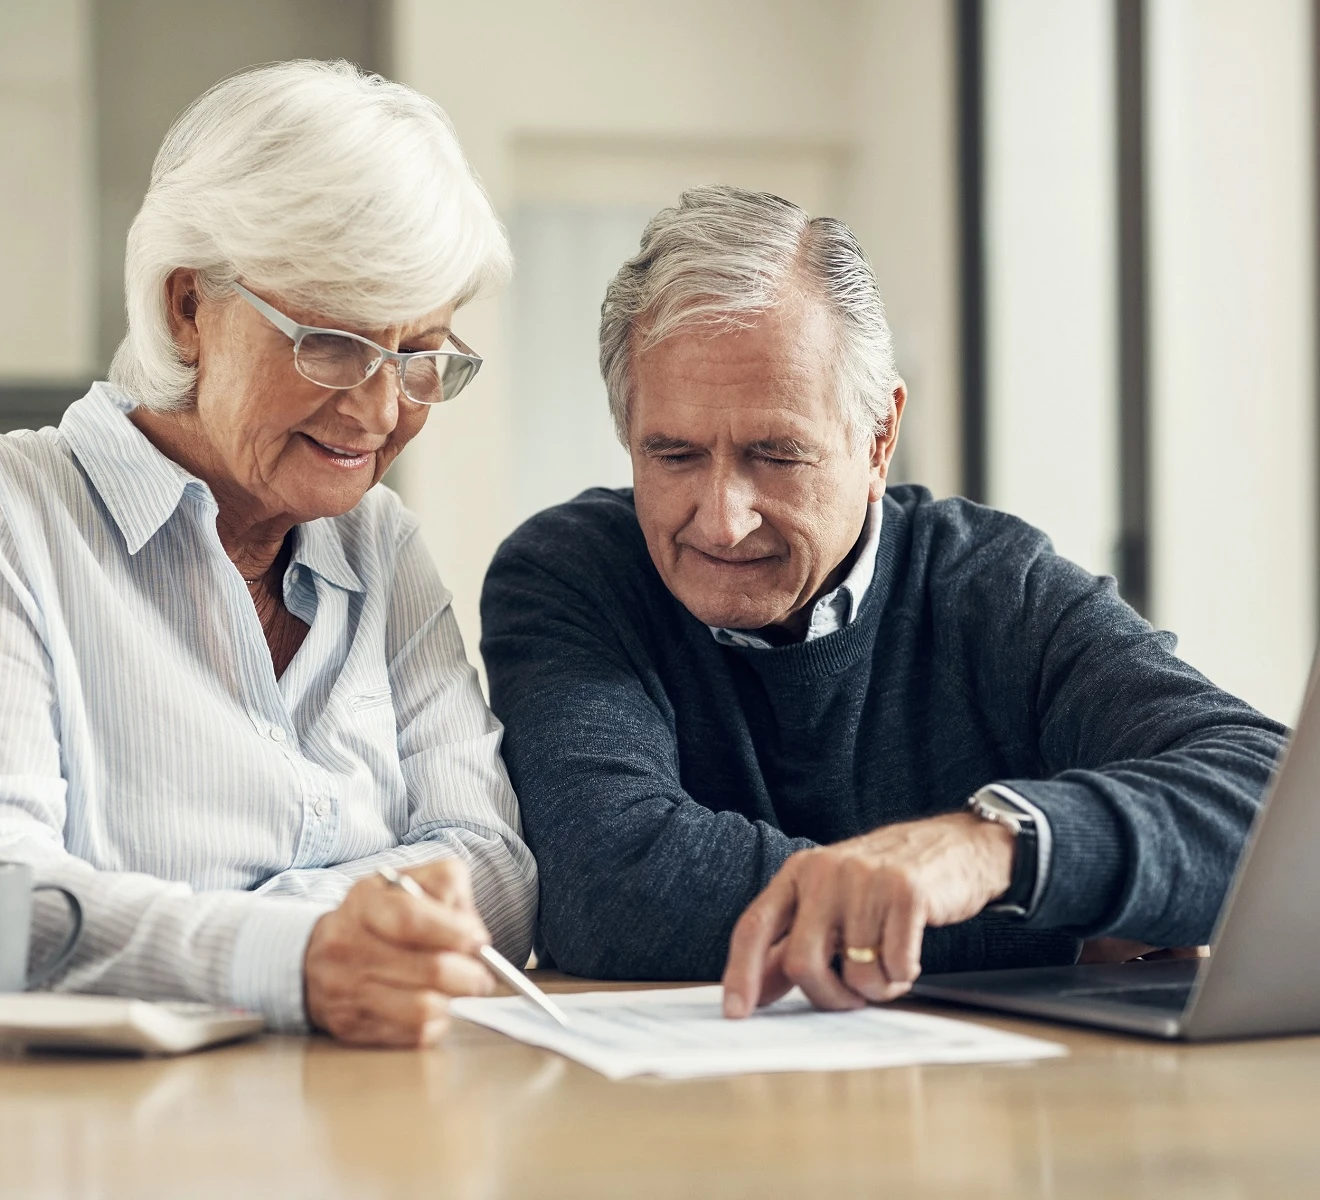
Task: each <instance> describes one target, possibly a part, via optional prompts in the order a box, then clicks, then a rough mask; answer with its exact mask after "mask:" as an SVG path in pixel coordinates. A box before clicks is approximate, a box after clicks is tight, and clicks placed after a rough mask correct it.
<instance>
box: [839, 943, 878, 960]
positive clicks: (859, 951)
mask: <svg viewBox="0 0 1320 1200" xmlns="http://www.w3.org/2000/svg"><path fill="white" fill-rule="evenodd" d="M843 953H844V956H845V957H846V958H847V960H848V961H849V962H854V963H873V962H875V960H876V953H875V947H874V946H847V947H845V948H844V951H843Z"/></svg>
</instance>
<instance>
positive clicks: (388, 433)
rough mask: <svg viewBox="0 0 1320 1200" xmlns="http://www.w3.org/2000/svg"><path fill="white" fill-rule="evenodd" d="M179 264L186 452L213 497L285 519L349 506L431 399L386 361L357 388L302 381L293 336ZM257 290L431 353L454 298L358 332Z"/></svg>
mask: <svg viewBox="0 0 1320 1200" xmlns="http://www.w3.org/2000/svg"><path fill="white" fill-rule="evenodd" d="M191 283H192V280H191V276H190V273H188V272H176V274H175V275H174V276H172V277H171V279H170V283H169V287H170V293H171V294H170V301H171V305H170V307H171V313H172V318H173V325H174V333H175V340H176V342H177V343H178V345H179V347H180V350H181V351H182V352H183V353H184V356H185V357H186V358H191V359H195V361H196V363H197V402H196V406H195V408H194V409H192V410H190V411H189V413H188V414H187V422H186V423H187V425H188V427H189V431H188V432H189V451H190V455H189V456H190V457H193V458H195V463H193V464H187V465H190V466H193V467H194V469H200V473H202V474H203V477H204V478H205V479H206V482H207V483H208V484H210V485H211V488H212V491H213V492H215V493H216V499H217V501H218V502H220V503H221V504H222V505H223V504H224V503H225V502H226V499H228V500H229V502H230V503H235V502H237V503H240V504H241V505H242V507H243V508H245V509H247V510H249V512H251V513H252V515H253V516H257V517H259V518H261V519H273V518H287V519H289V520H291V521H292V522H293V523H298V522H302V521H310V520H314V519H315V518H317V517H331V516H338V515H339V514H341V513H345V512H347V511H348V510H349V509H351V508H353V507H354V505H356V504H357V502H358V501H359V500H361V499H362V497H363V495H365V493H366V491H367V489H368V488H370V487H371V486H372V485H373V484H374V483H376V482H377V481H378V480H379V479H380V477H381V476H382V475H384V474H385V471H386V469H387V468H388V467H389V465H390V463H392V462H393V461H394V459H395V458H396V457H397V456H398V454H399V451H401V450H402V449H403V448H404V446H406V445H407V444H408V443H409V442H410V441H411V440H412V439H413V438H414V437H415V436H416V435H417V433H418V432H419V431H420V430H421V428H422V426H423V425H424V424H425V423H426V417H427V413H428V411H429V408H428V406H427V405H424V404H417V403H415V402H414V401H412V400H409V399H408V398H407V397H406V396H404V395H403V392H402V391H401V389H400V387H399V379H398V374H397V372H396V370H395V369H394V367H393V366H392V365H390V364H386V365H384V366H382V367H381V368H380V370H378V371H377V372H376V374H375V375H373V376H372V377H371V378H370V379H368V380H367V381H366V382H365V383H364V384H362V385H361V386H360V387H355V388H351V389H348V390H345V391H336V390H333V389H331V388H325V387H321V386H320V385H318V384H315V383H312V382H310V381H309V380H307V379H304V378H303V377H302V376H301V375H300V374H299V373H298V371H297V369H296V368H295V367H294V365H293V343H292V342H291V341H290V340H289V338H288V337H286V336H285V335H284V334H283V333H281V332H280V331H279V330H278V329H276V328H275V327H274V326H273V325H271V324H270V323H269V322H268V321H267V320H266V319H265V317H263V316H262V315H261V314H260V313H259V312H257V310H256V309H255V308H253V307H252V306H251V305H250V304H247V303H245V302H244V301H243V300H242V299H241V298H240V297H239V296H238V295H237V294H234V295H231V296H228V297H225V298H223V299H221V300H218V301H209V300H206V299H201V298H195V297H196V292H195V290H194V289H193V288H192V286H191ZM260 294H261V298H262V299H263V300H265V301H267V302H268V303H270V304H271V305H273V306H274V307H275V308H277V309H279V310H280V311H281V312H283V313H286V314H287V315H288V316H290V317H292V318H293V319H294V320H295V321H297V322H299V323H300V324H303V325H317V326H324V327H329V328H337V329H347V330H348V332H350V333H358V334H361V335H362V336H364V337H368V338H370V339H371V340H372V341H373V342H377V343H379V344H380V345H382V346H385V347H387V348H389V349H391V350H439V349H441V348H442V347H443V346H444V342H445V338H446V337H447V336H448V334H449V325H450V321H451V320H452V318H453V314H454V307H453V305H446V306H445V307H444V308H439V309H436V310H435V311H434V312H431V313H427V314H426V315H425V316H422V317H420V318H418V319H417V320H415V321H411V322H409V323H407V324H405V325H397V326H393V327H391V328H388V329H366V328H361V327H358V326H354V325H347V326H346V325H345V324H344V323H342V322H335V321H331V320H327V319H326V318H325V317H324V315H323V314H318V313H316V312H313V311H309V310H307V309H301V308H297V307H295V306H292V305H289V304H286V303H285V302H284V301H283V299H282V298H281V297H280V296H278V295H274V294H269V293H266V292H262V293H260Z"/></svg>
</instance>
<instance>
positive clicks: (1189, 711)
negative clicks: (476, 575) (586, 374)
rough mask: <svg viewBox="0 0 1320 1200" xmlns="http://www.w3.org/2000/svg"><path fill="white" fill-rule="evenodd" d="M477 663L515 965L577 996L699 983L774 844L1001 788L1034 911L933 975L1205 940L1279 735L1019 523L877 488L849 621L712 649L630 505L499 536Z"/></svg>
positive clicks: (968, 930)
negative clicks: (672, 588)
mask: <svg viewBox="0 0 1320 1200" xmlns="http://www.w3.org/2000/svg"><path fill="white" fill-rule="evenodd" d="M482 623H483V629H484V633H485V636H484V637H483V639H482V647H481V648H482V653H483V654H484V656H485V660H486V666H487V669H488V672H489V677H490V688H491V703H492V706H493V707H494V710H495V712H496V714H497V715H498V716H499V718H500V719H501V720H502V721H503V722H504V723H505V726H506V728H507V733H506V737H505V743H504V752H505V757H506V759H507V762H508V765H509V770H510V772H511V774H512V776H513V782H514V786H515V788H516V789H517V792H518V795H519V797H520V799H521V801H522V809H523V820H524V823H525V828H526V835H527V840H528V842H529V844H530V845H531V848H532V851H533V852H534V853H535V855H536V859H537V862H538V863H539V865H540V875H541V917H540V921H541V926H540V937H539V939H538V945H539V946H540V948H541V950H542V952H543V953H547V952H548V955H549V956H550V957H551V958H552V959H553V961H554V962H555V963H556V964H557V965H558V966H559V967H561V968H562V969H564V970H566V971H571V972H575V973H577V974H581V975H590V976H594V977H598V978H634V979H715V978H718V977H719V975H720V973H721V972H722V970H723V967H724V959H725V953H726V951H727V948H728V942H729V934H730V932H731V930H732V928H733V924H734V921H735V920H737V918H738V915H739V914H740V913H741V912H742V910H743V908H744V907H745V906H746V905H747V904H748V902H749V901H751V900H752V898H753V897H754V896H755V895H756V894H757V892H759V891H760V890H761V888H763V887H764V886H765V885H766V883H767V882H769V880H770V878H771V876H772V875H773V874H774V873H775V872H776V871H777V870H778V869H779V867H780V866H781V865H782V864H783V862H784V860H785V859H786V858H787V857H788V856H789V855H790V854H791V853H793V852H794V851H795V850H798V849H801V848H803V847H807V846H811V845H813V844H816V843H825V842H835V841H838V840H840V839H842V838H849V837H853V836H855V835H857V834H861V833H865V832H867V831H868V830H871V829H874V828H876V827H877V826H880V825H885V824H889V823H891V822H895V821H904V820H910V819H913V818H918V817H926V816H934V815H935V814H937V813H945V812H950V811H952V810H954V809H957V808H958V807H959V806H961V805H962V804H963V803H964V802H965V800H966V798H967V797H968V796H969V795H970V794H971V793H972V792H973V791H975V790H976V789H977V788H979V787H981V786H982V785H983V784H986V783H990V782H992V781H1000V782H1004V783H1008V784H1010V785H1011V786H1012V787H1014V788H1016V789H1017V790H1018V791H1019V792H1021V793H1022V794H1023V795H1024V796H1026V797H1028V798H1029V799H1030V800H1032V801H1033V802H1034V803H1035V804H1036V805H1038V806H1039V808H1040V809H1041V810H1042V811H1043V812H1044V813H1045V814H1046V816H1047V817H1048V819H1049V822H1050V826H1051V829H1052V831H1053V837H1054V857H1053V866H1052V869H1051V871H1050V877H1049V879H1048V880H1047V881H1046V884H1045V888H1044V892H1043V895H1042V898H1041V904H1040V908H1039V911H1038V913H1037V914H1036V916H1035V917H1034V918H1033V919H1032V920H1031V921H1030V922H1029V923H1023V922H1021V921H1015V920H1013V919H1011V918H1004V917H990V916H981V917H978V918H976V919H975V920H972V921H968V922H965V923H964V924H962V925H957V926H953V927H951V928H948V929H942V930H934V929H932V930H928V931H927V934H926V940H925V945H924V948H923V955H922V960H923V966H924V968H925V969H926V970H928V971H940V970H962V969H969V970H970V969H975V968H980V967H990V966H1010V965H1026V964H1034V963H1058V962H1068V961H1072V959H1073V958H1075V956H1076V953H1077V948H1078V938H1080V937H1085V936H1095V935H1100V934H1112V935H1115V936H1120V937H1129V938H1138V939H1141V940H1143V941H1147V942H1151V943H1155V944H1159V945H1190V944H1194V943H1198V942H1202V941H1204V940H1206V938H1207V937H1208V936H1209V934H1210V931H1211V927H1212V925H1213V923H1214V919H1215V916H1216V914H1217V912H1218V910H1219V906H1220V904H1221V902H1222V901H1223V899H1224V895H1225V891H1226V888H1227V885H1228V883H1229V879H1230V877H1231V875H1232V872H1233V868H1234V865H1235V864H1236V862H1237V859H1238V854H1239V852H1240V851H1241V849H1242V846H1243V842H1244V839H1245V837H1246V834H1247V831H1248V829H1249V828H1250V825H1251V821H1252V818H1253V817H1254V816H1255V814H1256V811H1257V808H1258V807H1259V804H1260V800H1261V796H1262V793H1263V790H1264V788H1265V785H1266V782H1267V781H1268V779H1269V776H1270V772H1271V769H1272V767H1273V765H1274V761H1275V758H1276V757H1277V755H1278V754H1279V751H1280V750H1281V748H1282V747H1283V744H1284V737H1285V730H1284V729H1283V728H1282V727H1281V726H1279V725H1278V724H1276V723H1275V722H1273V721H1270V720H1267V719H1266V718H1265V717H1263V716H1261V715H1260V714H1259V713H1257V712H1256V711H1254V710H1253V709H1251V708H1250V707H1248V706H1247V705H1246V704H1243V703H1242V702H1241V701H1239V700H1235V699H1234V698H1233V697H1232V696H1229V695H1227V694H1226V693H1224V692H1222V691H1220V690H1218V689H1217V688H1215V687H1214V686H1213V685H1212V684H1210V683H1209V682H1208V681H1207V680H1206V679H1205V678H1204V677H1203V676H1201V675H1200V674H1198V673H1197V672H1196V671H1194V670H1193V669H1192V668H1191V667H1189V666H1187V665H1186V664H1185V663H1183V662H1181V661H1180V660H1179V659H1177V658H1176V657H1174V655H1173V646H1174V639H1173V638H1172V636H1170V635H1169V634H1167V633H1158V632H1155V631H1153V630H1152V629H1151V627H1150V626H1149V625H1147V624H1146V622H1145V621H1143V620H1142V619H1141V618H1140V617H1139V616H1137V614H1136V613H1134V612H1133V611H1132V609H1130V608H1129V607H1128V606H1127V605H1126V604H1124V603H1123V601H1122V600H1120V599H1119V597H1118V595H1117V594H1116V592H1115V590H1114V585H1113V582H1112V581H1111V580H1109V579H1098V578H1096V577H1095V576H1092V575H1090V574H1088V573H1087V572H1085V571H1083V570H1082V569H1081V568H1079V567H1077V566H1075V565H1074V564H1073V563H1071V562H1069V561H1067V560H1066V559H1063V558H1060V557H1059V556H1058V555H1057V554H1055V553H1054V552H1053V549H1052V547H1051V546H1050V543H1049V541H1048V539H1047V538H1046V537H1045V536H1044V535H1043V534H1041V533H1039V532H1038V531H1037V530H1035V529H1033V528H1031V527H1030V526H1028V525H1026V524H1024V523H1023V522H1021V521H1019V520H1017V519H1015V518H1013V517H1010V516H1007V515H1005V514H1003V513H999V512H995V511H993V510H991V509H987V508H982V507H980V506H978V505H974V504H971V503H969V502H967V501H963V500H943V501H934V500H932V499H931V497H930V494H929V493H928V492H927V491H925V490H924V489H922V488H916V487H896V488H893V489H891V491H890V492H889V494H888V495H887V496H886V498H885V500H884V522H883V527H882V533H881V540H880V547H879V552H878V556H877V563H876V571H875V577H874V581H873V583H872V585H871V588H870V591H869V592H868V593H867V595H866V598H865V600H864V601H863V603H862V606H861V609H860V612H859V613H858V616H857V618H856V620H855V621H854V622H853V623H852V624H851V625H849V626H848V627H846V628H845V629H842V630H840V631H838V632H836V633H833V634H830V635H828V636H827V637H824V638H820V639H817V640H815V641H812V642H807V643H802V644H797V645H790V646H784V647H779V648H775V649H739V648H732V647H727V646H722V645H720V644H718V643H716V641H715V640H714V638H713V637H712V636H711V633H710V631H709V630H708V629H707V628H706V627H705V626H704V625H703V624H701V622H699V621H698V620H697V619H696V618H694V617H693V616H692V615H691V614H690V613H689V612H688V611H687V610H686V609H685V608H683V606H682V605H681V604H680V603H679V602H678V601H677V600H675V599H674V597H673V596H672V595H671V594H670V593H669V591H668V590H667V589H666V588H665V586H664V584H663V582H662V581H661V579H660V577H659V575H658V574H657V573H656V570H655V568H654V566H653V565H652V563H651V559H650V556H649V554H648V553H647V549H646V545H645V542H644V541H643V539H642V534H641V530H640V528H639V527H638V524H637V519H636V516H635V514H634V511H633V505H632V494H631V492H629V491H617V492H615V491H606V490H603V489H597V490H593V491H589V492H586V493H584V494H583V495H581V496H579V497H578V498H577V499H576V500H574V501H572V502H570V503H568V504H564V505H561V506H559V507H558V508H553V509H550V510H549V511H547V512H543V513H541V514H540V515H538V516H536V517H534V518H533V519H532V520H530V521H528V522H527V523H526V524H525V525H523V526H522V527H521V528H520V529H519V530H518V531H517V532H515V533H514V534H513V536H512V537H510V538H509V539H508V540H507V541H506V542H505V543H504V545H503V546H502V547H501V548H500V550H499V552H498V553H497V554H496V556H495V561H494V563H493V564H492V566H491V569H490V573H489V575H488V576H487V579H486V586H485V589H484V592H483V595H482Z"/></svg>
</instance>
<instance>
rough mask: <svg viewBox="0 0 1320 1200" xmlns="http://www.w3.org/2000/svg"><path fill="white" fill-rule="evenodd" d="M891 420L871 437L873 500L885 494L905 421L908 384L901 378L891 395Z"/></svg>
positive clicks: (873, 501)
mask: <svg viewBox="0 0 1320 1200" xmlns="http://www.w3.org/2000/svg"><path fill="white" fill-rule="evenodd" d="M889 400H890V412H889V422H888V424H887V425H886V426H885V427H884V428H883V429H879V430H877V431H876V433H875V436H874V437H873V438H872V439H871V502H872V503H875V501H877V500H879V499H880V497H881V496H883V495H884V494H885V484H886V482H887V481H888V479H889V464H890V463H891V462H893V460H894V450H895V449H896V448H897V447H898V427H899V425H900V424H901V423H902V421H903V409H904V408H905V407H906V406H907V384H905V383H904V382H903V381H902V380H901V379H900V380H899V381H898V383H897V385H896V386H895V387H894V390H893V391H892V392H891V393H890V395H889Z"/></svg>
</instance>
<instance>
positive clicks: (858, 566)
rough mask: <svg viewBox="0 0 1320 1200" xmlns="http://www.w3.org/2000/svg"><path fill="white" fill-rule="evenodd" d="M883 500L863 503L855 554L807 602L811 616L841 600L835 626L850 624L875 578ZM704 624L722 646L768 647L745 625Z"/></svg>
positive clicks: (768, 644)
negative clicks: (839, 577)
mask: <svg viewBox="0 0 1320 1200" xmlns="http://www.w3.org/2000/svg"><path fill="white" fill-rule="evenodd" d="M883 504H884V501H883V499H881V500H877V501H875V503H873V504H869V505H867V509H866V520H865V522H864V523H863V525H862V533H861V537H860V538H859V539H858V546H857V557H856V558H855V559H854V560H853V565H852V569H851V570H850V571H849V572H848V574H847V575H846V576H845V577H844V580H843V582H842V583H840V584H839V586H838V587H836V588H834V589H833V590H832V591H830V592H828V593H826V594H825V595H824V596H822V597H821V598H820V599H819V600H817V601H816V602H815V603H814V604H813V605H812V606H811V612H812V616H813V618H814V617H815V615H816V614H817V613H818V612H820V611H821V609H825V608H830V607H832V606H835V605H838V604H840V603H842V604H844V605H846V607H847V611H846V612H845V613H844V614H843V618H842V620H841V621H840V622H839V628H844V627H846V626H848V625H851V624H852V623H853V621H854V620H856V618H857V613H858V610H859V609H860V608H861V606H862V599H863V597H865V595H866V593H867V592H868V591H869V590H870V587H871V583H872V581H873V580H874V579H875V564H876V556H877V555H878V554H879V551H880V526H881V525H882V523H883V521H884V508H883ZM707 628H708V629H710V631H711V633H712V634H713V635H714V637H715V640H716V641H717V642H720V643H721V644H723V645H726V646H745V647H752V648H755V649H768V648H769V647H770V643H769V642H767V641H766V640H765V639H764V638H763V637H760V636H759V635H757V634H755V633H751V632H749V631H748V630H745V629H721V628H718V627H717V626H714V625H710V626H707ZM807 638H808V640H811V634H810V632H808V635H807Z"/></svg>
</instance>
